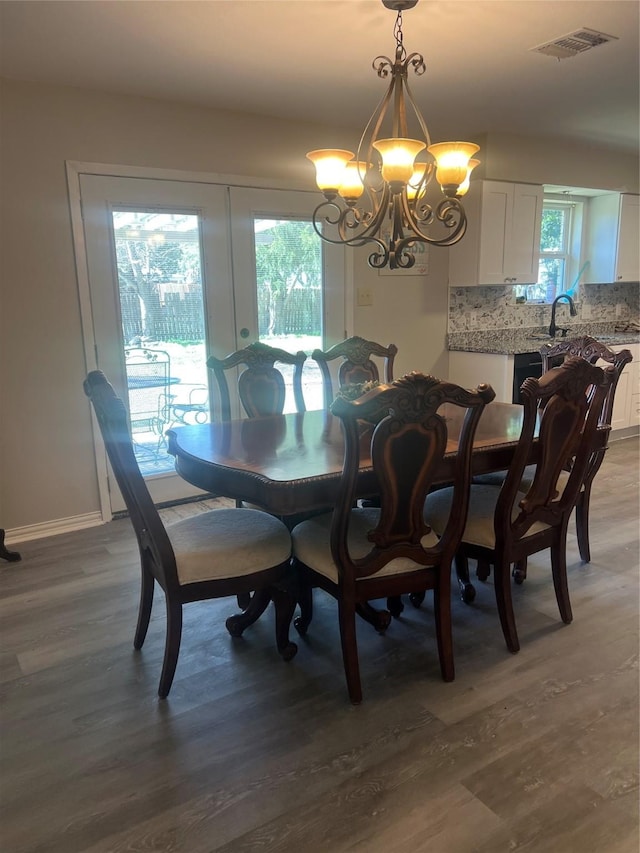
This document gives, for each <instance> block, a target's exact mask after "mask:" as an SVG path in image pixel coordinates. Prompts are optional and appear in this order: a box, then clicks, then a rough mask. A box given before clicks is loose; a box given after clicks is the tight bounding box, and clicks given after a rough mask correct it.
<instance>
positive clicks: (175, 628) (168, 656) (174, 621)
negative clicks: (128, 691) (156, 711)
mask: <svg viewBox="0 0 640 853" xmlns="http://www.w3.org/2000/svg"><path fill="white" fill-rule="evenodd" d="M181 639H182V604H179V603H177V604H176V603H175V602H170V601H169V600H168V599H167V639H166V642H165V647H164V661H163V663H162V673H161V674H160V686H159V687H158V696H159V697H160V698H161V699H166V697H167V696H168V695H169V691H170V690H171V684H172V683H173V676H174V675H175V672H176V666H177V664H178V654H179V652H180V640H181Z"/></svg>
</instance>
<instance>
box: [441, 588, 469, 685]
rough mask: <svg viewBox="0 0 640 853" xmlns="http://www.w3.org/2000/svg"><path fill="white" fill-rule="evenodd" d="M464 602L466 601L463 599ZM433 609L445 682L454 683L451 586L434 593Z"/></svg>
mask: <svg viewBox="0 0 640 853" xmlns="http://www.w3.org/2000/svg"><path fill="white" fill-rule="evenodd" d="M463 600H464V599H463ZM433 609H434V613H435V617H436V639H437V641H438V657H439V658H440V672H441V673H442V680H443V681H453V679H454V678H455V669H454V665H453V633H452V629H451V590H450V586H449V584H445V585H444V586H443V588H442V589H440V587H439V586H437V587H436V588H435V589H434V591H433Z"/></svg>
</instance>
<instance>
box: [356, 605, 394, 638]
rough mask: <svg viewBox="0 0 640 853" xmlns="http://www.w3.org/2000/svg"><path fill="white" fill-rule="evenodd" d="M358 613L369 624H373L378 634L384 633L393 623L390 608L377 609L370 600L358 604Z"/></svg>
mask: <svg viewBox="0 0 640 853" xmlns="http://www.w3.org/2000/svg"><path fill="white" fill-rule="evenodd" d="M356 613H357V614H358V616H360V618H361V619H364V621H365V622H368V623H369V625H373V627H374V628H375V629H376V631H377V632H378V634H384V632H385V631H386V630H387V628H388V627H389V625H390V624H391V613H390V612H389V611H388V610H376V608H375V607H373V605H371V604H370V603H369V602H368V601H361V602H360V603H359V604H356Z"/></svg>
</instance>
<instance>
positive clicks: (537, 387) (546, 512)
mask: <svg viewBox="0 0 640 853" xmlns="http://www.w3.org/2000/svg"><path fill="white" fill-rule="evenodd" d="M613 373H614V368H613V367H608V368H607V369H606V371H603V370H602V369H601V368H600V367H596V366H594V365H591V364H589V362H588V361H585V360H584V359H582V358H568V359H567V360H566V361H565V362H564V363H563V364H562V365H560V366H559V367H554V368H552V369H551V370H548V371H547V372H546V373H545V374H544V375H543V376H542V378H541V379H539V380H538V379H534V378H528V379H525V381H524V382H523V384H522V386H521V392H522V393H521V399H522V403H523V423H522V429H521V433H520V437H519V439H518V444H517V446H516V450H515V454H514V456H513V460H512V463H511V465H510V466H509V469H508V471H507V475H506V477H505V479H504V482H503V483H502V484H501V485H499V484H497V485H491V484H486V483H485V484H476V483H474V484H472V486H471V490H470V501H469V512H468V515H467V521H466V525H465V528H464V532H463V534H462V541H461V543H460V547H459V548H458V553H457V555H456V569H457V572H458V577H459V579H460V581H461V583H468V582H469V566H468V560H469V558H473V559H477V560H483V561H484V562H485V563H486V564H487V565H489V566H491V565H492V566H493V567H494V586H495V595H496V603H497V607H498V614H499V616H500V623H501V625H502V631H503V633H504V637H505V641H506V644H507V648H508V649H509V651H511V652H517V651H518V650H519V648H520V643H519V640H518V633H517V630H516V623H515V616H514V611H513V603H512V599H511V582H510V575H509V568H510V566H511V564H512V563H516V562H518V561H521V560H523V559H526V558H527V557H528V556H530V555H531V554H535V553H537V552H539V551H543V550H546V549H547V548H549V549H550V551H551V570H552V576H553V584H554V588H555V593H556V599H557V602H558V608H559V610H560V616H561V618H562V620H563V622H565V623H569V622H571V620H572V613H571V603H570V600H569V590H568V584H567V564H566V540H567V527H568V524H569V518H570V516H571V512H572V510H573V508H574V506H575V503H576V500H577V499H578V493H579V491H580V486H581V484H582V482H583V479H584V475H585V472H586V470H587V468H588V465H589V462H590V459H591V456H592V454H593V453H594V450H595V448H596V446H597V440H598V420H599V417H600V413H601V411H602V404H603V401H604V398H605V396H606V394H607V392H608V388H609V386H610V383H611V382H612V381H613ZM538 421H539V430H538V438H537V441H536V445H535V456H534V458H535V460H536V463H535V470H534V473H533V478H532V480H531V482H530V485H529V487H528V488H527V490H526V492H523V491H521V483H522V477H523V473H524V470H525V466H526V465H527V463H528V461H529V460H530V459H531V458H532V455H533V451H534V447H533V445H534V438H535V433H536V425H537V424H538ZM569 463H571V464H570V467H571V471H570V473H569V474H568V476H567V477H566V478H564V477H563V476H562V472H563V470H565V468H566V466H567V465H568V464H569ZM455 500H456V496H455V493H454V491H453V490H452V489H451V488H445V489H441V490H439V491H436V492H433V493H432V494H430V495H429V496H428V497H427V500H426V502H425V517H427V518H428V519H429V520H430V522H431V524H432V526H433V529H434V530H435V532H436V533H439V534H442V533H443V532H444V531H445V530H446V524H447V520H448V517H449V514H450V512H452V507H454V508H455Z"/></svg>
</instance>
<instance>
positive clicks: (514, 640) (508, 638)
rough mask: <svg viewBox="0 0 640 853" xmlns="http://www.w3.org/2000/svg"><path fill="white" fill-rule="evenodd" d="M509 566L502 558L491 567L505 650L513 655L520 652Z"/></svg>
mask: <svg viewBox="0 0 640 853" xmlns="http://www.w3.org/2000/svg"><path fill="white" fill-rule="evenodd" d="M510 568H511V564H510V563H509V562H508V561H506V560H505V559H504V558H502V557H500V558H499V559H496V561H495V564H494V567H493V583H494V586H495V591H496V604H497V605H498V615H499V617H500V624H501V625H502V633H503V634H504V639H505V642H506V644H507V648H508V649H509V651H510V652H513V653H514V654H515V653H516V652H518V651H520V643H519V641H518V632H517V630H516V619H515V615H514V613H513V602H512V600H511V575H510V571H509V569H510Z"/></svg>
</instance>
